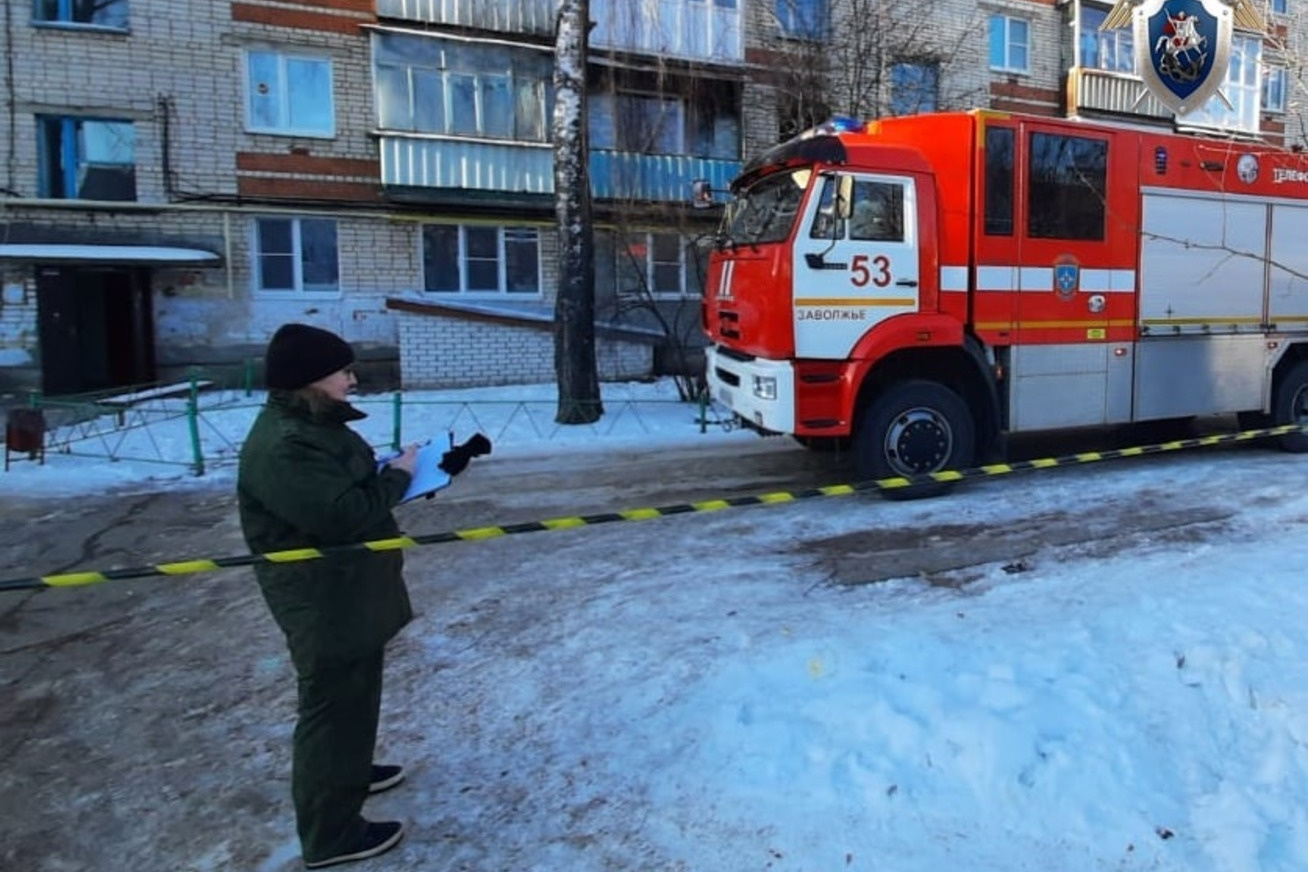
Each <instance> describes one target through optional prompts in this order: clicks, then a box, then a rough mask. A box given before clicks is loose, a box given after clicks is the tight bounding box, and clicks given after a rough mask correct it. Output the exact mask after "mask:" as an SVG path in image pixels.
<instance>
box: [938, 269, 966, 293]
mask: <svg viewBox="0 0 1308 872" xmlns="http://www.w3.org/2000/svg"><path fill="white" fill-rule="evenodd" d="M940 290H942V291H962V292H963V293H967V267H965V266H942V267H941V268H940Z"/></svg>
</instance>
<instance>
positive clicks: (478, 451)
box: [438, 433, 491, 476]
mask: <svg viewBox="0 0 1308 872" xmlns="http://www.w3.org/2000/svg"><path fill="white" fill-rule="evenodd" d="M490 453H491V441H490V440H489V439H487V438H486V437H485V436H483V435H482V434H480V433H476V434H474V435H473V436H472V438H470V439H469V440H468V441H467V442H464V443H463V444H462V445H456V446H455V447H453V448H451V449H450V450H449V451H446V452H445V453H444V454H443V455H441V462H440V463H439V464H438V466H440V468H441V471H442V472H444V473H445V474H446V475H450V476H454V475H458V474H459V473H461V472H463V471H464V470H465V469H467V468H468V461H470V460H472V458H474V457H480V456H481V455H483V454H490Z"/></svg>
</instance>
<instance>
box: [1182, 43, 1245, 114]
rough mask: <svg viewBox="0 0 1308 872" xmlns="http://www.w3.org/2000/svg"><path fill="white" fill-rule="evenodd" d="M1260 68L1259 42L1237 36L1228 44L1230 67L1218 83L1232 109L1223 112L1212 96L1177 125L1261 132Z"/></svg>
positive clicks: (1217, 100)
mask: <svg viewBox="0 0 1308 872" xmlns="http://www.w3.org/2000/svg"><path fill="white" fill-rule="evenodd" d="M1262 64H1263V42H1262V39H1260V38H1259V37H1256V36H1245V35H1244V34H1241V33H1237V34H1236V35H1235V36H1234V37H1233V38H1232V40H1231V61H1230V66H1228V67H1227V68H1226V77H1225V78H1224V79H1223V80H1222V93H1223V94H1225V95H1226V98H1227V99H1228V100H1230V101H1231V104H1232V106H1234V109H1227V108H1226V104H1225V103H1224V102H1223V101H1222V98H1221V96H1219V95H1217V94H1214V95H1213V96H1211V97H1209V98H1208V102H1207V103H1205V104H1204V105H1202V106H1200V107H1199V108H1197V109H1195V110H1194V111H1193V112H1190V113H1188V114H1187V115H1185V116H1182V117H1178V118H1177V122H1178V124H1180V125H1183V126H1185V127H1202V128H1206V129H1212V130H1221V131H1232V130H1238V131H1243V132H1246V133H1255V134H1256V133H1258V132H1259V131H1260V130H1261V129H1262V118H1261V115H1262V102H1263V88H1262V81H1263V74H1262ZM1250 78H1252V81H1250V80H1249V79H1250Z"/></svg>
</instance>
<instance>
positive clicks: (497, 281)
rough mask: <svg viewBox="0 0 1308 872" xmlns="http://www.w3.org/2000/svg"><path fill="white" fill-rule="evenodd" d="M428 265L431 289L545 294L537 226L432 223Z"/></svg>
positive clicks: (426, 233)
mask: <svg viewBox="0 0 1308 872" xmlns="http://www.w3.org/2000/svg"><path fill="white" fill-rule="evenodd" d="M422 268H423V289H424V290H426V291H427V292H428V293H434V294H457V293H465V294H482V293H485V294H539V293H540V239H539V234H538V233H537V231H536V229H535V228H534V227H487V226H478V225H470V224H427V225H424V226H423V228H422Z"/></svg>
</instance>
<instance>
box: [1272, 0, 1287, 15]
mask: <svg viewBox="0 0 1308 872" xmlns="http://www.w3.org/2000/svg"><path fill="white" fill-rule="evenodd" d="M1289 6H1290V3H1289V0H1272V11H1273V12H1275V13H1276V14H1277V15H1285V14H1287V13H1288V12H1289V11H1290V10H1289Z"/></svg>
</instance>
